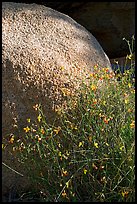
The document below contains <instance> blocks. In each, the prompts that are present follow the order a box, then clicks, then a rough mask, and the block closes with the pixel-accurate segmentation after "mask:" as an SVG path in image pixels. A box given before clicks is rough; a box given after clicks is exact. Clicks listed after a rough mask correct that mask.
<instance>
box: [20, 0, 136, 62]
mask: <svg viewBox="0 0 137 204" xmlns="http://www.w3.org/2000/svg"><path fill="white" fill-rule="evenodd" d="M18 2H21V1H18ZM26 2H27V1H26ZM29 2H30V1H28V3H29ZM31 2H36V3H37V4H44V5H46V6H48V7H51V8H53V9H56V10H57V11H60V12H62V13H65V14H67V15H69V16H70V17H72V18H73V19H74V20H76V21H77V22H78V23H80V24H81V25H83V26H84V27H85V28H86V29H88V30H89V31H90V32H91V33H92V34H93V35H94V36H95V38H96V39H97V40H98V42H99V43H100V45H101V46H102V47H103V49H104V51H105V52H106V54H107V55H108V57H109V58H116V57H123V56H126V55H127V53H128V51H129V49H128V46H127V44H126V43H125V42H123V40H122V39H123V37H125V38H126V39H128V40H130V39H131V37H132V35H133V34H135V2H82V1H81V2H50V1H44V0H42V1H41V0H40V1H31Z"/></svg>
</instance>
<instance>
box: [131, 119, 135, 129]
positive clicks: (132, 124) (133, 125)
mask: <svg viewBox="0 0 137 204" xmlns="http://www.w3.org/2000/svg"><path fill="white" fill-rule="evenodd" d="M130 128H135V121H134V120H133V121H132V123H131V124H130Z"/></svg>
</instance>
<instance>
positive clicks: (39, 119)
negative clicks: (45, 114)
mask: <svg viewBox="0 0 137 204" xmlns="http://www.w3.org/2000/svg"><path fill="white" fill-rule="evenodd" d="M41 119H42V117H41V115H40V114H39V115H38V117H37V120H38V122H40V121H41Z"/></svg>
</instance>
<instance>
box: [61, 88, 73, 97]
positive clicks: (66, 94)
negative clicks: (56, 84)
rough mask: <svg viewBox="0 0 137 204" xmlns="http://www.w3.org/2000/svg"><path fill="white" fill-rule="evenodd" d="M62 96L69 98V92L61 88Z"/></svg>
mask: <svg viewBox="0 0 137 204" xmlns="http://www.w3.org/2000/svg"><path fill="white" fill-rule="evenodd" d="M61 91H62V93H63V96H70V95H71V91H70V90H69V89H68V88H62V89H61Z"/></svg>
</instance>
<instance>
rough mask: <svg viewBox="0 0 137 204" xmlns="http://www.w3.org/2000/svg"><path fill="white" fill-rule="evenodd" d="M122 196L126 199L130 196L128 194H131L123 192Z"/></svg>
mask: <svg viewBox="0 0 137 204" xmlns="http://www.w3.org/2000/svg"><path fill="white" fill-rule="evenodd" d="M121 194H122V196H123V197H124V198H126V197H127V196H128V194H129V192H128V191H122V193H121Z"/></svg>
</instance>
